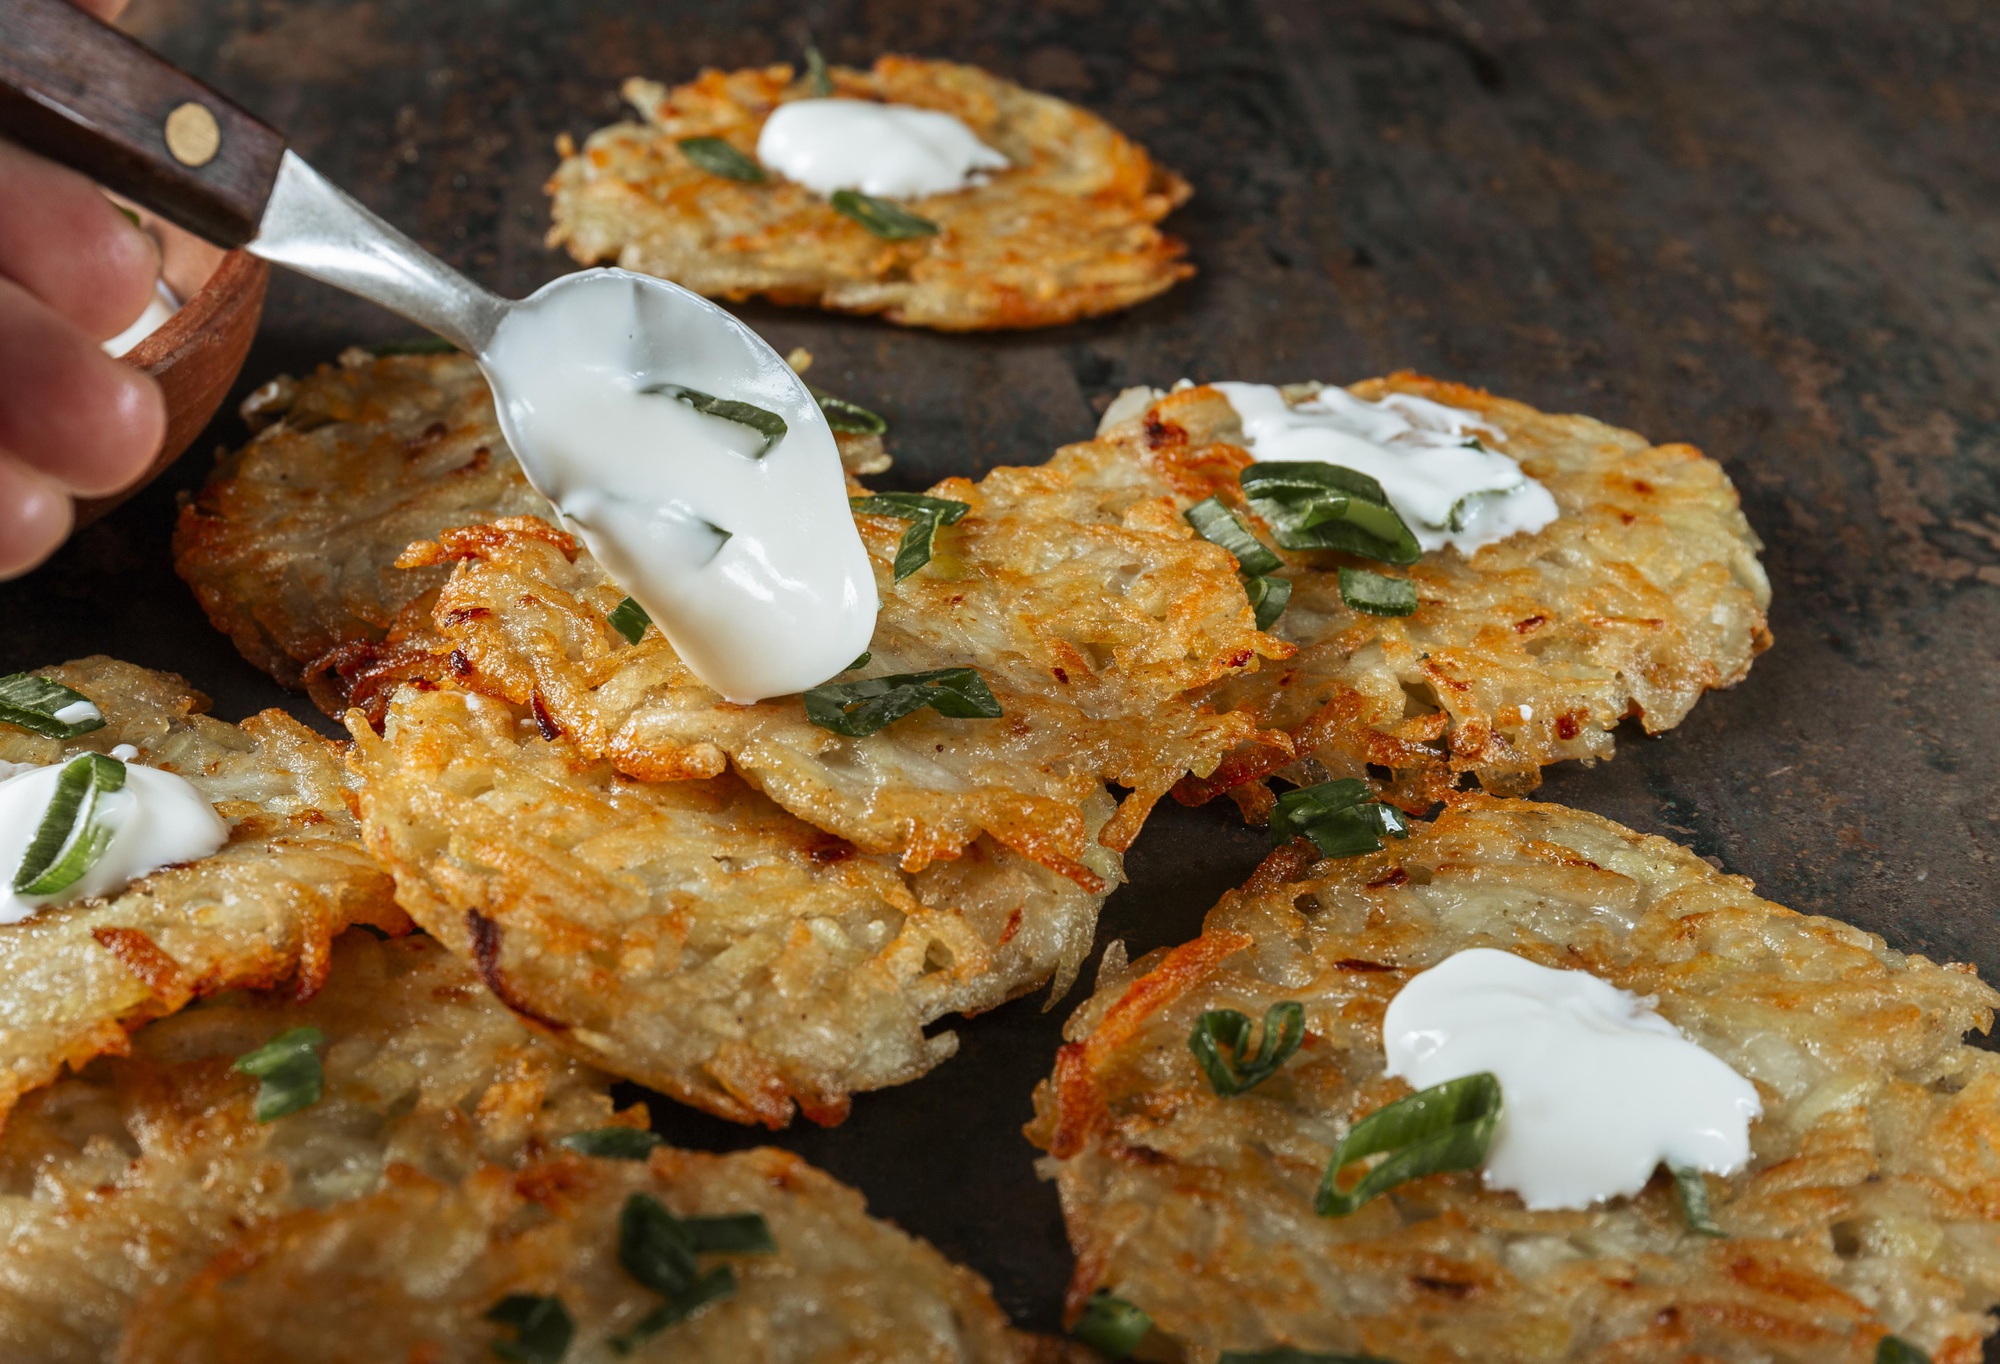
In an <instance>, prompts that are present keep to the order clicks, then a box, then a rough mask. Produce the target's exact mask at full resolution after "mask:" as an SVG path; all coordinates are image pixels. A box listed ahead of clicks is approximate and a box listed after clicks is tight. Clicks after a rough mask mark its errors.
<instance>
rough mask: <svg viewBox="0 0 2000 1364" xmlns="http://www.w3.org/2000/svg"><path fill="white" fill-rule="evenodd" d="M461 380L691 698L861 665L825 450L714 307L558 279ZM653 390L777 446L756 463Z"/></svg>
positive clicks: (833, 477)
mask: <svg viewBox="0 0 2000 1364" xmlns="http://www.w3.org/2000/svg"><path fill="white" fill-rule="evenodd" d="M480 363H481V364H482V365H483V366H484V367H485V370H486V373H487V377H488V378H489V379H490V380H491V382H492V385H493V391H494V394H495V396H496V398H497V400H498V404H499V410H500V415H501V421H502V426H503V429H504V430H505V431H506V434H507V439H508V442H509V444H511V445H512V446H513V448H514V452H515V454H516V456H517V457H518V458H519V459H520V461H521V466H522V468H523V469H524V470H526V471H527V473H528V475H529V477H530V479H531V481H532V482H533V483H534V485H535V487H536V488H537V489H538V490H539V491H540V492H541V493H542V495H543V496H545V497H547V498H548V499H549V501H551V502H553V503H554V504H555V506H556V510H557V511H559V512H560V513H561V514H562V517H563V520H564V521H565V522H566V523H567V524H568V525H569V526H571V527H572V528H573V529H574V530H575V531H576V532H577V533H578V534H579V535H580V536H582V538H583V541H584V543H585V544H586V545H588V546H589V547H590V552H591V554H592V555H593V556H595V558H596V559H597V562H598V563H599V564H600V565H602V566H603V568H604V570H605V572H607V573H609V574H610V575H611V577H612V578H613V579H615V580H616V581H617V583H618V584H619V586H620V587H622V588H623V589H624V590H625V591H626V592H628V593H630V594H631V595H632V596H633V597H634V598H635V599H637V601H638V603H639V605H641V606H643V607H644V608H645V609H646V612H647V614H648V615H650V616H651V617H652V618H653V621H654V623H655V624H657V625H658V626H659V627H660V628H661V630H663V631H664V632H665V633H666V636H667V639H668V641H669V642H670V643H671V644H672V645H673V646H674V650H675V652H676V653H678V654H679V655H680V657H681V660H682V661H683V662H685V663H686V664H687V665H688V667H690V668H692V669H693V670H694V673H695V675H696V676H697V677H699V678H700V679H701V680H702V681H703V682H705V683H707V684H708V685H709V686H711V687H713V688H715V690H717V691H719V692H721V693H722V694H723V696H725V697H727V698H728V699H729V700H731V701H738V702H745V703H748V702H754V701H760V700H763V699H764V698H765V697H769V696H783V695H787V694H789V693H791V692H797V691H804V690H805V689H806V688H808V687H813V686H817V685H818V684H820V683H821V682H824V681H826V680H827V679H828V678H830V677H832V676H834V675H835V674H836V673H838V672H840V671H841V670H842V669H843V668H845V667H847V665H848V664H849V663H851V662H853V661H854V659H855V657H856V656H858V655H859V654H861V653H862V652H863V651H864V650H866V649H867V648H868V641H869V639H870V637H871V636H872V635H873V634H874V631H875V614H876V611H877V609H878V601H877V598H876V594H875V576H874V572H873V570H872V569H871V568H870V566H869V562H868V552H867V550H866V549H865V548H864V547H863V545H862V543H861V535H860V532H859V531H857V530H856V529H855V527H854V517H853V513H852V512H851V511H850V509H849V507H848V503H847V482H846V476H845V475H844V474H843V473H842V471H841V467H840V452H839V450H838V449H837V448H836V447H835V445H834V442H833V432H832V430H831V429H830V428H829V427H828V426H827V424H826V417H825V416H824V414H822V413H821V412H820V410H819V405H818V404H817V403H816V402H814V401H813V399H812V395H811V394H810V393H808V392H807V391H806V388H805V386H804V385H803V384H801V383H800V382H799V380H798V376H797V375H795V374H793V373H792V371H791V369H790V368H789V367H787V366H786V364H785V362H784V360H783V359H782V358H781V357H780V356H779V355H778V353H777V352H776V351H774V350H772V349H771V348H770V347H769V346H767V345H765V344H764V343H763V342H762V341H761V340H758V339H757V337H756V336H754V335H752V334H750V333H748V332H746V331H743V330H742V329H740V328H738V327H737V326H735V325H734V323H733V322H731V321H729V319H728V318H727V315H726V314H723V313H722V312H721V310H720V309H718V308H717V307H716V306H715V305H714V304H712V303H710V302H708V300H706V299H704V298H701V297H699V296H698V295H695V294H692V293H689V292H688V291H687V290H685V289H681V288H679V287H677V286H674V285H669V284H665V283H664V282H662V281H659V280H652V279H646V278H644V277H641V276H637V275H633V274H630V273H628V272H626V271H623V270H594V271H589V272H586V273H583V274H576V275H569V276H566V277H564V278H562V279H559V280H557V281H555V282H554V283H552V284H550V285H548V286H546V287H545V288H543V289H542V290H541V291H540V292H538V293H537V294H536V295H535V296H534V297H533V298H531V299H528V300H527V301H525V302H523V303H520V304H517V305H515V307H514V308H513V309H512V310H511V311H510V312H509V313H508V315H507V317H506V319H505V320H504V321H503V322H502V323H501V324H500V328H499V330H498V332H497V333H496V334H495V335H494V338H493V341H492V343H491V345H490V346H489V347H488V348H487V351H486V354H485V355H483V356H482V357H481V358H480ZM662 386H678V388H680V389H686V390H694V391H696V392H699V393H704V394H708V395H711V396H713V397H717V398H723V399H730V400H734V401H737V402H744V403H750V404H752V405H753V406H756V407H761V408H764V409H765V410H767V411H770V412H775V413H777V414H778V415H779V416H781V417H783V418H784V419H785V425H786V432H785V434H784V435H783V436H782V437H780V438H779V439H778V440H777V441H776V443H775V444H772V445H771V446H770V448H769V449H768V450H764V452H763V453H762V454H759V451H760V450H761V449H762V448H763V446H764V444H765V438H764V437H763V436H761V435H759V434H758V433H757V432H756V431H755V430H753V429H752V428H750V427H748V426H744V425H740V424H738V423H736V422H733V421H728V420H725V419H724V418H721V417H716V416H710V415H707V414H705V413H703V412H699V411H696V410H695V408H693V407H692V406H690V405H689V404H688V403H687V402H685V401H682V400H681V399H679V398H677V397H674V396H671V394H670V392H669V391H667V389H666V388H663V387H662ZM648 390H652V391H648Z"/></svg>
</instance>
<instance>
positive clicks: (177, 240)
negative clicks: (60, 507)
mask: <svg viewBox="0 0 2000 1364" xmlns="http://www.w3.org/2000/svg"><path fill="white" fill-rule="evenodd" d="M139 220H140V225H141V226H142V227H144V228H145V229H146V231H148V232H150V233H152V234H153V236H154V238H155V239H156V240H158V242H159V243H160V256H161V260H162V265H161V269H160V274H161V277H162V278H164V279H165V280H166V282H167V287H168V288H169V289H172V290H173V291H174V296H175V297H176V298H182V299H185V300H187V301H186V302H185V303H183V304H182V305H181V309H180V311H179V312H177V313H175V314H174V315H173V316H172V317H170V318H168V319H167V320H166V322H164V323H163V324H161V326H160V329H159V330H158V331H156V332H154V333H153V334H152V335H151V336H148V337H147V338H146V339H145V340H143V341H141V342H140V343H139V344H138V345H136V346H134V347H132V349H131V350H129V351H127V352H125V355H124V357H123V358H124V360H125V363H126V364H128V365H133V366H136V367H137V368H139V369H143V370H145V371H146V373H148V374H150V375H152V376H153V377H154V378H155V379H158V380H159V381H160V387H161V389H162V390H164V391H165V393H166V397H167V438H166V440H165V441H164V442H163V443H162V444H161V446H160V452H159V454H157V455H155V456H154V457H153V462H152V464H151V465H149V466H148V467H147V469H146V472H145V474H144V475H143V476H142V477H141V478H140V479H139V481H138V482H136V483H134V484H133V485H132V486H131V487H129V488H126V489H124V490H123V491H122V492H116V493H113V494H111V495H110V496H109V497H93V498H80V499H78V501H77V504H76V523H77V524H78V525H79V526H83V525H88V524H89V523H90V522H92V521H95V520H96V519H97V518H98V517H100V516H102V515H104V514H105V513H106V512H108V511H110V510H111V509H112V508H113V507H116V506H117V505H118V504H119V503H121V502H123V501H125V499H126V498H128V497H130V496H132V494H134V493H136V492H138V491H139V489H141V488H143V487H145V486H146V485H147V484H148V483H150V482H152V481H153V480H154V479H156V478H158V477H159V476H160V474H161V473H162V472H164V471H165V470H166V468H167V466H168V465H170V464H172V463H173V462H174V461H175V460H177V459H179V458H180V457H181V455H182V454H183V453H184V452H185V451H186V450H187V448H188V446H189V445H190V444H191V443H192V442H193V441H194V438H195V437H196V436H198V435H200V434H201V431H202V428H203V427H205V426H207V425H208V423H209V419H210V418H212V417H213V416H214V415H215V410H216V409H217V408H218V407H220V406H222V400H223V399H224V398H225V397H227V396H228V395H229V389H230V386H231V385H232V384H234V383H235V382H236V375H237V373H238V372H239V371H240V370H241V369H242V368H243V359H244V357H245V356H246V355H248V354H249V353H250V341H251V338H252V337H254V336H256V334H257V322H258V320H259V319H260V318H262V317H263V315H264V286H265V284H266V283H267V282H268V281H269V280H270V276H271V267H270V266H269V265H266V264H265V263H264V262H263V261H261V260H259V259H258V258H257V257H255V256H253V255H250V254H249V253H248V252H246V251H224V250H223V249H222V248H221V247H219V246H213V245H211V244H209V243H208V242H205V241H203V240H202V239H201V238H200V237H197V236H195V235H194V234H193V233H191V232H186V231H183V230H182V229H181V228H178V227H175V226H174V225H173V224H172V223H170V222H167V221H165V220H164V219H160V218H156V217H154V216H153V215H151V214H149V213H145V212H141V213H140V215H139Z"/></svg>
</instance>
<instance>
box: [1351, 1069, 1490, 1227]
mask: <svg viewBox="0 0 2000 1364" xmlns="http://www.w3.org/2000/svg"><path fill="white" fill-rule="evenodd" d="M1499 1122H1500V1081H1499V1080H1497V1079H1496V1078H1494V1076H1493V1075H1492V1074H1491V1073H1490V1072H1486V1071H1481V1072H1480V1073H1479V1074H1477V1075H1467V1076H1464V1077H1463V1078H1461V1079H1457V1080H1447V1081H1445V1082H1444V1083H1443V1084H1441V1085H1433V1086H1431V1087H1430V1088H1429V1089H1425V1090H1419V1091H1418V1092H1417V1093H1415V1094H1412V1095H1410V1096H1409V1097H1408V1098H1405V1099H1398V1100H1396V1102H1394V1103H1392V1104H1390V1105H1388V1106H1387V1107H1386V1108H1378V1109H1376V1110H1375V1111H1374V1112H1373V1113H1370V1114H1369V1115H1368V1116H1367V1117H1365V1118H1363V1119H1362V1120H1361V1121H1360V1122H1357V1123H1356V1124H1354V1126H1353V1127H1352V1128H1350V1129H1349V1130H1348V1133H1347V1136H1346V1138H1345V1139H1343V1140H1342V1141H1341V1143H1340V1146H1339V1147H1338V1148H1337V1149H1336V1150H1335V1151H1334V1153H1333V1159H1332V1160H1331V1161H1329V1162H1327V1167H1326V1174H1325V1175H1324V1176H1323V1177H1321V1179H1320V1182H1319V1196H1318V1197H1317V1198H1315V1199H1314V1200H1313V1211H1315V1212H1317V1213H1318V1214H1319V1215H1320V1216H1321V1217H1345V1216H1347V1215H1348V1214H1349V1213H1351V1212H1353V1211H1354V1210H1355V1209H1356V1208H1358V1207H1360V1206H1361V1205H1362V1204H1363V1203H1366V1202H1367V1201H1368V1200H1369V1199H1371V1198H1373V1197H1375V1195H1377V1194H1379V1193H1386V1192H1387V1191H1388V1190H1390V1189H1393V1188H1395V1187H1396V1186H1397V1185H1398V1184H1401V1183H1404V1182H1405V1181H1407V1180H1412V1179H1421V1178H1422V1177H1423V1176H1425V1175H1435V1174H1442V1173H1444V1172H1445V1171H1447V1170H1474V1169H1477V1168H1479V1165H1480V1163H1481V1162H1483V1161H1484V1160H1485V1159H1486V1148H1487V1147H1488V1146H1489V1145H1491V1144H1492V1141H1493V1129H1494V1128H1495V1127H1496V1126H1497V1125H1498V1124H1499ZM1375 1155H1379V1156H1383V1157H1384V1159H1383V1160H1382V1161H1381V1162H1380V1163H1379V1164H1377V1165H1376V1166H1375V1167H1374V1168H1372V1169H1370V1170H1369V1171H1368V1172H1367V1173H1365V1174H1363V1175H1362V1176H1361V1178H1360V1180H1359V1181H1358V1182H1356V1183H1355V1184H1353V1185H1352V1186H1350V1187H1349V1188H1347V1189H1342V1188H1341V1187H1340V1185H1339V1183H1338V1182H1337V1181H1338V1179H1339V1176H1340V1172H1341V1171H1342V1170H1344V1169H1346V1168H1347V1167H1348V1166H1349V1165H1352V1164H1353V1163H1354V1162H1356V1161H1358V1160H1365V1159H1367V1158H1368V1157H1369V1156H1375Z"/></svg>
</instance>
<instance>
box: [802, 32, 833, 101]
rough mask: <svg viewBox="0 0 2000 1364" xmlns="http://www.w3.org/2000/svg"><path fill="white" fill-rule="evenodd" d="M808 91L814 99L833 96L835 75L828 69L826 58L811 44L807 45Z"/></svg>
mask: <svg viewBox="0 0 2000 1364" xmlns="http://www.w3.org/2000/svg"><path fill="white" fill-rule="evenodd" d="M806 93H807V94H810V95H811V96H812V97H813V98H814V99H831V98H832V97H833V75H832V73H831V72H829V71H828V70H827V69H826V58H824V57H822V56H820V54H819V49H818V48H816V47H813V46H812V45H811V44H807V46H806Z"/></svg>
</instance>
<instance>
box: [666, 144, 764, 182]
mask: <svg viewBox="0 0 2000 1364" xmlns="http://www.w3.org/2000/svg"><path fill="white" fill-rule="evenodd" d="M676 145H678V146H679V147H680V149H681V155H682V156H685V157H686V158H687V159H688V162H689V164H691V165H693V166H694V167H695V168H696V169H697V170H705V171H707V172H708V173H709V174H710V175H719V176H721V177H722V178H723V179H725V180H742V181H744V182H746V183H749V184H755V183H756V182H757V181H759V180H766V179H769V178H770V177H769V176H767V175H765V174H764V168H763V167H762V166H760V165H758V164H757V163H756V162H755V161H752V160H751V159H750V158H749V157H747V156H745V155H744V154H743V153H742V152H739V151H737V150H736V148H734V147H732V146H731V145H729V143H727V142H725V141H723V140H722V139H721V138H719V137H684V138H682V139H681V140H680V142H679V143H678V144H676Z"/></svg>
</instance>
